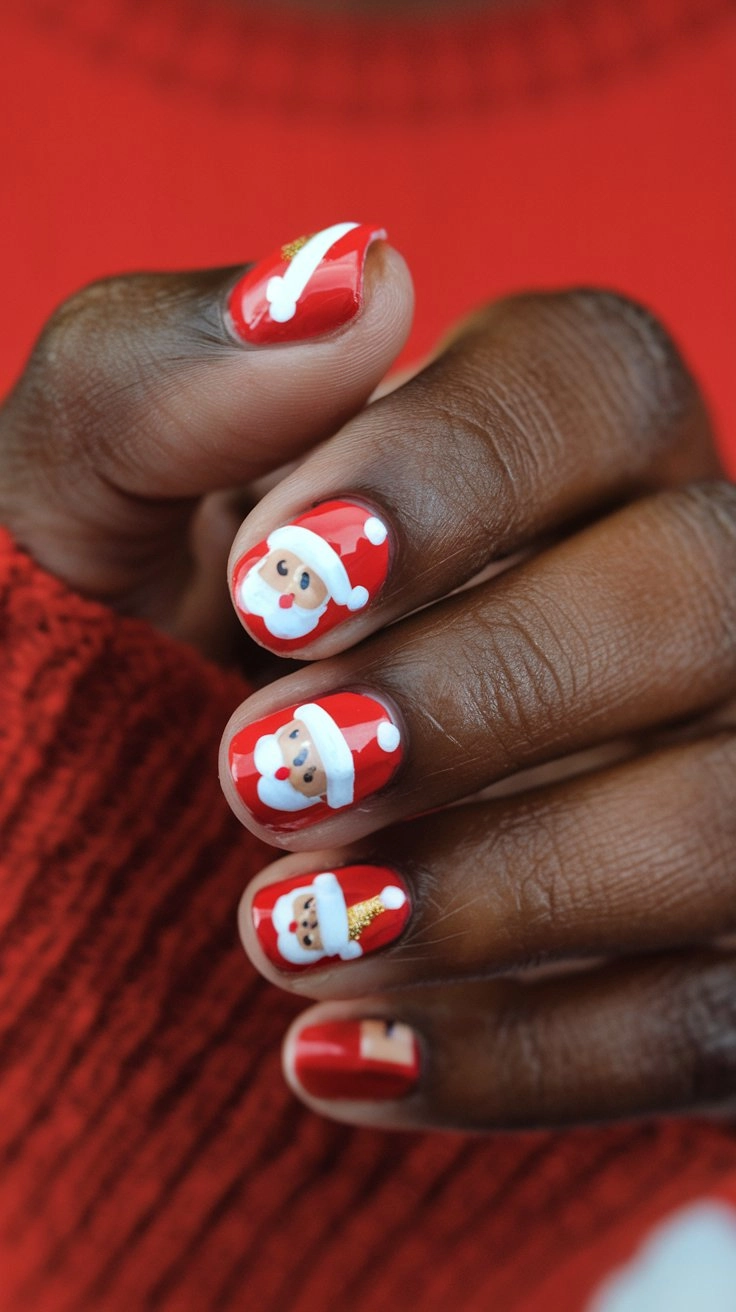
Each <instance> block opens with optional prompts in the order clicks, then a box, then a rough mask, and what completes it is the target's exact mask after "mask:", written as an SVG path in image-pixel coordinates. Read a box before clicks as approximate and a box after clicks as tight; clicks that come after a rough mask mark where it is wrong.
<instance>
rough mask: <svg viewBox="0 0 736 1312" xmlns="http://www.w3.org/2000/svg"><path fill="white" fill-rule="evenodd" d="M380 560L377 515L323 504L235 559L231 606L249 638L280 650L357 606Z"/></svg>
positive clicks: (384, 535) (376, 583) (369, 591)
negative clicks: (233, 607)
mask: <svg viewBox="0 0 736 1312" xmlns="http://www.w3.org/2000/svg"><path fill="white" fill-rule="evenodd" d="M388 564H389V541H388V530H387V528H386V525H385V524H384V522H383V520H381V519H379V518H378V516H377V515H374V514H373V512H372V511H371V510H367V509H366V508H365V507H364V506H358V505H355V503H354V502H352V501H326V502H324V503H323V504H322V505H320V506H316V507H315V509H313V510H309V511H307V513H306V514H305V515H300V516H299V518H298V519H295V520H293V521H292V522H291V523H290V524H284V525H283V526H282V527H281V528H277V529H275V530H274V532H273V533H270V534H269V536H268V537H267V538H265V539H264V541H262V542H259V543H258V545H257V546H256V547H253V548H252V550H251V551H249V552H247V554H246V555H244V556H242V557H241V558H240V560H239V561H238V563H237V564H236V566H235V570H234V573H233V596H234V599H235V606H236V609H237V611H238V614H239V615H240V617H241V619H242V621H243V624H244V625H245V627H246V628H247V629H248V631H249V633H250V634H251V635H252V636H253V637H254V638H255V640H256V642H260V643H261V644H262V646H264V647H269V648H270V649H271V650H272V651H276V652H288V651H289V650H293V649H294V648H295V647H302V646H304V645H305V644H306V643H308V642H312V641H313V640H314V639H315V638H319V637H321V636H322V634H324V633H328V632H329V630H330V629H334V628H335V626H336V625H338V624H343V623H344V622H345V620H348V619H350V618H351V616H352V615H355V614H357V613H358V612H359V611H362V610H364V609H365V607H366V606H367V605H368V603H369V602H371V601H373V600H374V599H375V597H376V596H377V595H378V593H379V592H380V590H381V587H382V586H383V584H384V582H385V580H386V575H387V573H388Z"/></svg>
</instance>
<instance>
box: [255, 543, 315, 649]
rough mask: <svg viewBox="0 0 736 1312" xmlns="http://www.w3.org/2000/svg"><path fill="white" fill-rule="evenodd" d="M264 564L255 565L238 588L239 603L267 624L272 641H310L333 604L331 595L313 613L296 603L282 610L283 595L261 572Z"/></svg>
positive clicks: (260, 562) (259, 562)
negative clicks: (310, 636) (303, 639)
mask: <svg viewBox="0 0 736 1312" xmlns="http://www.w3.org/2000/svg"><path fill="white" fill-rule="evenodd" d="M262 564H263V561H262V560H259V561H258V563H257V564H256V565H252V566H251V568H250V569H249V570H248V573H247V574H246V576H245V578H244V579H242V580H241V582H240V583H239V584H238V588H237V594H236V601H237V602H238V605H240V606H242V608H243V610H246V611H250V613H251V615H258V616H259V617H260V618H261V619H262V620H263V623H264V624H265V626H266V628H267V629H268V632H269V633H270V634H271V637H272V638H294V639H296V638H306V636H307V634H308V633H312V632H313V630H314V629H316V627H317V625H318V624H319V622H320V620H321V618H322V616H323V615H324V613H325V611H326V610H327V607H328V605H329V603H330V598H329V595H328V596H327V597H325V600H324V601H323V602H322V603H321V604H320V605H319V606H315V607H314V609H313V610H306V609H305V608H304V607H303V606H300V605H299V604H298V602H297V601H294V604H293V605H292V606H289V607H288V608H286V607H284V608H282V607H281V606H279V600H280V598H281V597H282V596H283V593H281V592H279V591H278V590H277V589H276V588H272V587H271V584H270V583H266V581H265V579H264V578H262V576H261V574H260V573H259V570H260V568H261V565H262Z"/></svg>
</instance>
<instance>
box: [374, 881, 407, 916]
mask: <svg viewBox="0 0 736 1312" xmlns="http://www.w3.org/2000/svg"><path fill="white" fill-rule="evenodd" d="M378 896H379V897H380V899H381V901H382V902H383V905H384V906H385V908H386V910H387V911H398V909H399V907H403V905H404V903H405V902H406V893H405V892H404V891H403V889H401V888H397V887H396V884H387V885H386V887H385V888H382V889H381V892H380V893H379V895H378Z"/></svg>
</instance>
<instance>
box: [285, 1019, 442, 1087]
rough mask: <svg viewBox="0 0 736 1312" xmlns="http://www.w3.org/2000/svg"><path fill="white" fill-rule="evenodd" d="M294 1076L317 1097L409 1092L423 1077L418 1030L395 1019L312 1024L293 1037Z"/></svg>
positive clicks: (292, 1059) (333, 1021) (335, 1021)
mask: <svg viewBox="0 0 736 1312" xmlns="http://www.w3.org/2000/svg"><path fill="white" fill-rule="evenodd" d="M291 1061H292V1069H293V1073H294V1077H295V1079H296V1080H297V1082H298V1083H299V1084H300V1085H301V1086H302V1088H303V1089H304V1091H305V1093H309V1094H311V1095H312V1097H313V1098H332V1099H334V1098H350V1099H362V1100H369V1101H379V1100H381V1101H382V1100H384V1099H396V1098H405V1097H406V1096H407V1094H409V1093H411V1092H412V1091H413V1090H414V1089H415V1088H416V1085H417V1083H418V1081H419V1070H420V1061H419V1045H418V1043H417V1040H416V1037H415V1035H414V1032H413V1030H411V1029H410V1028H409V1026H408V1025H403V1024H402V1023H401V1022H400V1021H393V1020H378V1019H376V1020H373V1019H369V1018H366V1019H364V1020H332V1021H322V1022H321V1023H320V1024H318V1025H307V1026H305V1027H304V1029H303V1030H300V1031H299V1033H298V1034H297V1035H296V1038H295V1039H294V1040H293V1048H292V1051H291Z"/></svg>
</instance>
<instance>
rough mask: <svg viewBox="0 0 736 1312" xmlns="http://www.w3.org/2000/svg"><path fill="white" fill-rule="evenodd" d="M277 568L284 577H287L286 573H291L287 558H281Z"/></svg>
mask: <svg viewBox="0 0 736 1312" xmlns="http://www.w3.org/2000/svg"><path fill="white" fill-rule="evenodd" d="M276 570H277V572H278V573H279V574H280V575H281V577H282V578H285V577H286V575H287V574H288V573H289V566H288V565H287V563H286V561H285V560H279V561H277V563H276Z"/></svg>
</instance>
